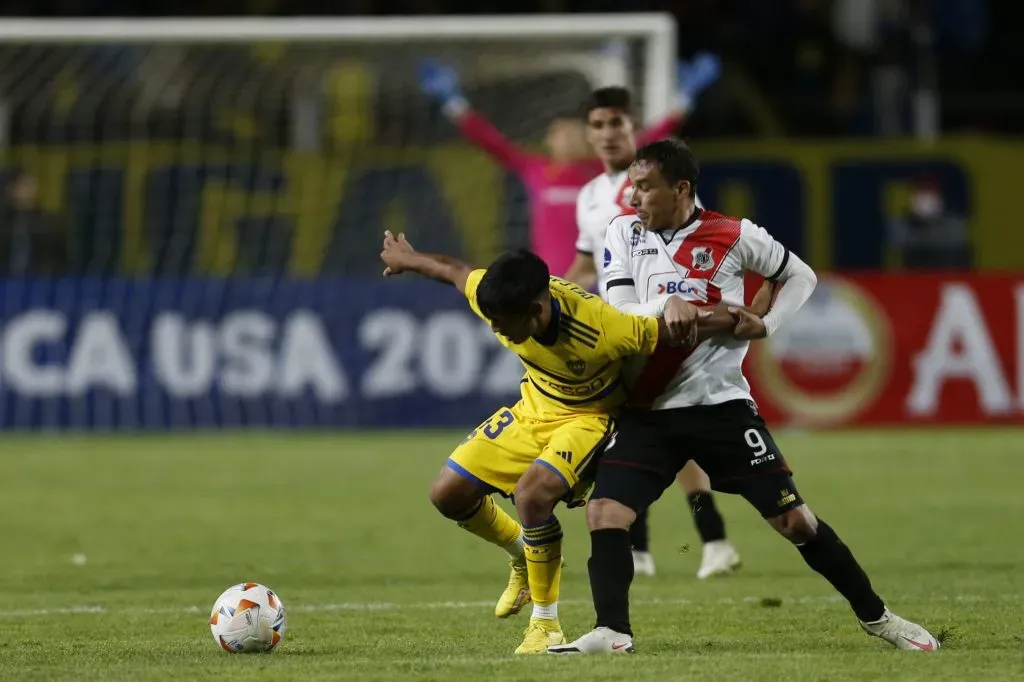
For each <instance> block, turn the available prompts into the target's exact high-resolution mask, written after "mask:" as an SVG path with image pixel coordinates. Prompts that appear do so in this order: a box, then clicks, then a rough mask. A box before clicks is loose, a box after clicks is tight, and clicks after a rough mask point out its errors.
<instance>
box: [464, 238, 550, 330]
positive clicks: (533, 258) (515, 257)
mask: <svg viewBox="0 0 1024 682" xmlns="http://www.w3.org/2000/svg"><path fill="white" fill-rule="evenodd" d="M549 282H550V273H549V272H548V266H547V263H545V262H544V261H543V260H541V258H540V256H538V255H537V254H535V253H533V252H532V251H527V250H526V249H519V250H518V251H513V252H511V253H506V254H504V255H502V256H501V257H499V258H498V260H496V261H494V262H493V263H491V264H490V266H488V268H487V272H485V273H484V276H483V278H482V279H481V280H480V284H479V285H478V286H477V289H476V303H477V305H478V306H480V312H482V313H483V314H484V316H485V317H487V318H489V319H493V318H494V317H495V316H497V315H521V314H523V313H525V312H526V311H527V310H529V308H530V304H531V303H533V302H534V301H536V300H537V299H538V298H540V297H541V295H542V294H543V293H544V292H545V291H547V290H548V288H549V286H550V285H549Z"/></svg>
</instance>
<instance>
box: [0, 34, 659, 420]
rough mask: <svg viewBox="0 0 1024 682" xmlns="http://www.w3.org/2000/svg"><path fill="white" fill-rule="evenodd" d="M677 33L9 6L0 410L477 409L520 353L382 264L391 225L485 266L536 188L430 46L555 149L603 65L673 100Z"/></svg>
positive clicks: (272, 416) (497, 109)
mask: <svg viewBox="0 0 1024 682" xmlns="http://www.w3.org/2000/svg"><path fill="white" fill-rule="evenodd" d="M674 51H675V42H674V28H673V24H672V22H671V20H669V19H667V18H665V17H663V16H661V15H615V16H601V15H594V16H572V17H560V16H547V17H543V18H527V17H490V18H486V19H478V18H451V17H449V18H443V19H435V18H416V19H380V20H361V19H360V20H315V19H299V20H213V21H201V20H196V21H192V20H185V21H180V20H160V21H124V20H114V21H105V20H104V21H92V20H89V21H57V22H48V21H34V20H27V21H17V20H15V21H3V22H0V154H2V156H0V159H2V163H0V182H2V185H3V187H4V208H3V211H4V213H3V221H4V225H3V228H4V230H5V233H4V234H3V235H2V236H0V240H2V241H0V267H3V268H5V269H4V273H5V275H4V278H3V281H2V284H0V286H2V287H3V289H4V295H3V300H2V305H3V328H2V334H3V339H2V342H3V348H4V357H3V361H2V363H0V365H2V366H0V370H2V376H0V402H2V405H0V423H2V424H3V425H5V426H7V427H9V428H10V427H23V428H35V427H56V426H70V427H90V426H99V427H107V428H121V427H125V428H137V427H149V426H170V427H177V426H223V425H226V426H245V425H324V426H337V425H363V424H390V423H392V422H394V423H396V424H404V423H415V424H447V423H466V422H467V420H468V421H472V420H473V419H476V418H477V417H478V416H479V415H480V411H481V410H482V409H483V407H482V406H490V405H491V404H492V403H493V402H494V400H496V399H497V398H498V397H500V396H501V395H505V396H506V397H507V395H508V394H510V393H511V392H513V391H514V390H515V387H516V386H517V385H518V378H517V376H515V372H512V370H514V369H515V367H514V365H512V366H510V369H509V370H508V371H505V373H504V374H503V375H501V376H498V375H497V374H495V372H490V373H488V371H487V370H488V367H492V366H493V365H495V364H496V361H495V360H494V357H496V356H493V357H492V355H493V354H492V348H491V346H490V345H489V342H488V341H486V340H484V339H483V336H482V335H481V334H477V333H476V330H477V326H472V327H471V326H470V324H471V322H472V320H471V318H468V317H465V315H466V313H465V311H464V310H462V309H461V308H460V305H461V302H459V301H458V300H457V299H456V300H452V299H451V298H450V297H449V296H448V293H449V292H447V291H445V292H440V293H439V292H438V290H437V289H435V288H433V285H423V284H422V283H416V284H415V285H414V286H410V285H409V284H408V283H405V282H402V283H401V284H397V285H395V287H388V286H384V285H382V283H381V282H380V278H379V275H380V269H381V266H380V263H379V258H378V253H379V250H380V241H381V234H382V231H383V230H384V229H385V228H391V229H393V230H395V231H404V232H405V233H407V234H408V235H409V236H410V239H411V240H413V243H414V244H416V246H417V248H420V249H422V250H429V251H439V252H444V253H448V254H452V255H456V256H459V257H462V258H464V259H466V260H468V261H471V262H475V263H485V262H487V260H488V259H489V258H491V257H493V256H494V255H495V254H496V253H497V252H498V251H500V250H502V249H503V248H507V247H510V246H518V245H525V241H526V227H527V216H528V207H527V205H526V196H525V193H524V191H523V188H522V186H521V185H520V184H519V182H518V180H517V179H516V178H515V177H514V175H512V174H511V173H509V172H507V171H506V170H504V169H503V168H502V167H501V166H500V165H499V164H497V163H495V161H494V160H493V159H491V158H489V157H488V156H487V155H486V154H485V153H484V152H483V151H481V150H480V149H477V148H475V147H474V146H473V145H472V144H471V143H470V142H468V141H467V140H465V139H463V138H462V137H461V135H460V133H459V131H458V129H457V128H456V127H455V126H453V125H452V123H451V122H449V121H448V120H447V119H446V118H445V117H444V116H443V114H442V112H441V110H440V108H439V107H438V105H437V104H436V103H435V102H433V101H431V100H430V99H429V98H428V97H426V96H425V95H424V94H423V93H422V92H421V91H420V84H419V83H418V81H417V70H416V66H417V64H418V63H419V61H420V60H422V59H424V58H432V59H436V60H439V61H441V62H443V63H445V64H448V65H450V66H451V67H453V68H454V69H455V70H456V71H457V73H458V74H459V77H460V79H461V84H462V89H463V92H464V94H465V95H466V98H467V99H468V100H469V102H470V104H471V105H472V106H473V108H474V109H476V110H477V111H479V112H481V113H482V114H483V115H484V116H486V117H487V118H489V119H490V120H491V122H493V123H494V125H495V126H496V127H497V128H498V129H499V130H500V131H501V132H502V133H503V134H504V135H506V136H508V138H510V140H511V141H512V142H514V143H515V144H518V145H521V146H523V147H525V148H527V149H529V150H531V151H540V149H541V142H542V140H543V137H544V133H545V130H546V127H547V125H548V123H549V121H550V120H551V119H552V118H553V117H555V116H558V115H565V114H568V113H573V112H576V111H578V109H579V105H580V103H581V102H582V101H583V100H584V99H585V97H586V95H587V93H588V92H589V90H590V89H592V88H593V87H595V86H600V85H608V84H621V85H628V86H629V87H630V89H631V90H632V91H633V93H634V96H635V97H636V99H637V102H638V112H639V114H640V116H641V117H642V118H643V119H645V120H650V119H653V118H654V117H657V116H658V115H660V114H662V113H664V111H665V110H666V109H667V108H668V105H669V101H670V97H671V91H672V86H673V85H674V80H673V73H674V66H673V64H674ZM388 284H390V283H388ZM397 292H401V293H400V294H399V293H397ZM439 315H440V316H441V317H438V316H439ZM382 316H383V317H382ZM388 316H390V317H388ZM445 316H447V317H445ZM382 320H383V321H382ZM438 320H440V321H438ZM466 329H470V330H471V332H470V333H469V336H470V337H471V338H472V343H470V342H468V341H466V339H465V335H464V334H462V331H464V330H466ZM431 330H433V331H431ZM429 334H433V336H429ZM425 335H426V336H425ZM396 344H398V345H396ZM431 354H432V355H431ZM434 356H436V357H434ZM430 358H433V359H430ZM467 358H468V360H467ZM498 364H500V363H498ZM505 364H506V365H507V363H505ZM421 405H425V406H427V407H428V408H429V409H419V406H421ZM395 408H400V409H404V410H407V413H406V415H405V416H401V417H395V416H394V410H395ZM469 408H472V409H469ZM389 414H390V415H391V416H388V415H389Z"/></svg>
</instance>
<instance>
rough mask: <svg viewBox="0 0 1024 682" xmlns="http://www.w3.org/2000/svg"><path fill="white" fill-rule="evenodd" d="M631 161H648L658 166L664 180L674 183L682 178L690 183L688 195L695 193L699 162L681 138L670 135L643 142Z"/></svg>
mask: <svg viewBox="0 0 1024 682" xmlns="http://www.w3.org/2000/svg"><path fill="white" fill-rule="evenodd" d="M633 163H649V164H653V165H655V166H657V167H658V170H659V171H661V174H662V176H663V177H664V178H665V181H666V182H668V184H670V185H674V184H676V183H678V182H682V181H683V180H687V181H689V183H690V196H691V197H693V196H696V194H697V179H698V178H699V177H700V164H698V163H697V157H696V156H695V155H694V153H693V150H692V149H690V147H689V145H687V144H686V143H685V142H683V141H682V140H679V139H676V138H674V137H670V138H668V139H665V140H658V141H657V142H651V143H650V144H645V145H644V146H642V147H640V149H637V150H636V159H635V160H634V161H633Z"/></svg>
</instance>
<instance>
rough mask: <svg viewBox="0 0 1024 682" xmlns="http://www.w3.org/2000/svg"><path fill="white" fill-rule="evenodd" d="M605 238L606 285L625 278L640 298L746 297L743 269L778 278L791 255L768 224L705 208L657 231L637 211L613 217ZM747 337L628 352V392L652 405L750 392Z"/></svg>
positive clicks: (739, 301) (714, 300) (704, 401)
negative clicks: (644, 223) (681, 223)
mask: <svg viewBox="0 0 1024 682" xmlns="http://www.w3.org/2000/svg"><path fill="white" fill-rule="evenodd" d="M606 246H607V248H608V251H609V255H610V260H609V263H608V267H607V268H606V269H605V276H606V283H607V284H606V285H607V287H608V289H609V290H612V289H614V288H615V287H618V286H628V287H630V288H632V289H634V290H635V292H636V298H637V300H638V301H639V303H641V304H644V303H648V302H651V301H656V300H660V299H664V298H667V297H669V296H671V295H673V294H675V295H678V296H680V297H681V298H683V299H685V300H688V301H692V302H694V303H696V304H698V305H699V304H705V305H716V304H718V303H732V304H736V305H743V302H744V297H743V278H744V273H745V271H747V270H750V271H753V272H756V273H758V274H761V275H763V276H765V277H769V278H775V277H778V276H779V275H780V274H781V273H782V271H783V270H784V269H785V268H786V264H787V262H788V261H789V252H788V251H787V250H786V248H785V247H784V246H782V244H780V243H778V242H777V241H775V239H773V238H772V236H771V235H770V234H768V232H767V231H765V230H764V229H763V228H760V227H758V226H757V225H755V224H754V223H752V222H750V221H749V220H746V219H742V220H741V219H739V218H729V217H726V216H723V215H720V214H718V213H713V212H711V211H706V210H703V211H697V212H696V213H695V214H694V219H693V220H692V221H691V222H690V223H688V224H686V225H684V226H682V227H680V228H678V229H675V230H661V231H658V232H649V231H647V230H645V229H644V228H643V226H642V225H641V223H640V221H639V219H637V218H636V217H633V216H621V217H618V218H615V219H614V220H613V221H612V222H611V224H610V225H609V226H608V234H607V244H606ZM613 298H614V297H613ZM748 345H749V344H748V342H746V341H740V340H738V339H734V338H732V337H729V336H721V337H716V338H712V339H708V340H707V341H705V342H703V343H701V344H700V345H698V346H697V347H696V348H692V349H690V348H664V347H663V348H659V349H658V351H657V352H656V353H655V354H654V355H652V356H650V357H640V356H637V357H632V358H629V359H628V360H627V361H626V363H625V364H624V367H623V376H624V378H625V379H626V381H627V383H628V384H629V386H630V387H631V388H632V399H631V400H632V402H633V404H635V405H637V406H643V407H650V408H651V409H655V410H660V409H669V408H676V407H688V406H691V405H714V404H718V403H723V402H726V401H729V400H737V399H745V400H750V399H751V397H750V384H748V383H747V380H746V378H745V377H744V376H743V369H742V366H743V359H744V357H745V356H746V354H747V347H748Z"/></svg>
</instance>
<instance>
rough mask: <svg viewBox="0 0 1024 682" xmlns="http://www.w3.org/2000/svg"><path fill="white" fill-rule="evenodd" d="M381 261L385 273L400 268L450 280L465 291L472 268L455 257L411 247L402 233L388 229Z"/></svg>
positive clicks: (400, 271)
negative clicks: (392, 232)
mask: <svg viewBox="0 0 1024 682" xmlns="http://www.w3.org/2000/svg"><path fill="white" fill-rule="evenodd" d="M380 258H381V260H382V261H384V265H385V266H386V267H385V268H384V276H385V277H391V276H393V275H400V274H402V273H403V272H415V273H417V274H420V275H423V276H424V277H429V278H430V279H432V280H435V281H437V282H442V283H444V284H451V285H452V286H454V287H455V288H456V289H458V290H459V291H461V292H463V293H465V291H466V280H467V279H468V278H469V273H470V272H472V271H473V268H471V267H470V266H468V265H466V264H465V263H463V262H462V261H460V260H459V259H458V258H452V257H451V256H444V255H441V254H436V253H420V252H418V251H416V250H415V249H413V248H412V244H410V243H409V242H408V240H406V238H405V235H404V234H400V235H398V236H397V237H396V236H394V235H393V234H391V230H385V231H384V247H383V250H382V251H381V252H380Z"/></svg>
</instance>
